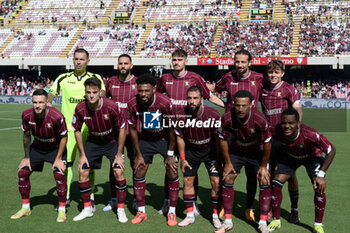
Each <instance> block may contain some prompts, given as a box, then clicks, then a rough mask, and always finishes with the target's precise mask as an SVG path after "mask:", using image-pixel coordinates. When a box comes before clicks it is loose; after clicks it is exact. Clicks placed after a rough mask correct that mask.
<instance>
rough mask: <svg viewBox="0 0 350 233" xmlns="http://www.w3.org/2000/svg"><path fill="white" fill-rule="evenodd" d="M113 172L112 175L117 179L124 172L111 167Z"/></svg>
mask: <svg viewBox="0 0 350 233" xmlns="http://www.w3.org/2000/svg"><path fill="white" fill-rule="evenodd" d="M113 174H114V177H115V178H117V179H119V178H121V177H122V176H124V172H123V170H122V169H120V168H113Z"/></svg>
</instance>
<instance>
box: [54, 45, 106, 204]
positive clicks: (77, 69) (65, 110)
mask: <svg viewBox="0 0 350 233" xmlns="http://www.w3.org/2000/svg"><path fill="white" fill-rule="evenodd" d="M89 62H90V59H89V53H88V52H87V51H86V50H85V49H82V48H79V49H77V50H75V51H74V57H73V64H74V71H72V72H67V73H64V74H61V75H60V76H58V77H57V79H56V80H55V82H54V84H53V85H52V86H51V88H50V91H49V102H50V103H52V101H53V99H54V98H55V97H56V96H57V95H58V94H60V93H61V92H62V106H61V112H62V114H63V116H64V117H65V119H66V123H67V129H68V142H67V146H66V147H67V169H66V179H67V202H66V206H69V205H70V185H71V183H72V179H73V168H72V166H73V163H74V160H75V156H76V154H77V144H76V141H75V136H74V130H73V129H72V119H73V113H74V110H75V107H76V106H77V104H78V103H79V102H80V101H82V100H84V95H85V87H84V82H85V81H86V80H87V79H89V78H92V77H96V78H98V79H100V80H101V83H102V88H101V89H102V90H103V94H104V93H105V90H106V89H105V86H104V84H103V80H102V78H101V76H100V75H98V74H94V73H90V72H87V71H86V67H87V65H88V64H89ZM81 132H82V134H83V140H84V142H85V141H86V138H87V134H88V129H87V127H86V126H85V125H83V128H82V130H81ZM94 181H95V173H94V170H91V172H90V182H91V201H92V202H91V203H92V207H93V208H95V207H94V196H93V195H94V194H93V190H94Z"/></svg>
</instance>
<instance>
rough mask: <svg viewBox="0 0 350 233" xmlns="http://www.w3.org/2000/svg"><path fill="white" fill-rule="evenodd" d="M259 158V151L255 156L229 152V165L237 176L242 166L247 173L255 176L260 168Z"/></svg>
mask: <svg viewBox="0 0 350 233" xmlns="http://www.w3.org/2000/svg"><path fill="white" fill-rule="evenodd" d="M261 156H262V152H261V151H257V152H256V154H250V153H246V152H238V151H237V152H233V151H230V159H231V163H232V165H233V167H234V169H235V171H236V173H237V174H238V173H240V172H241V168H242V167H243V166H244V167H245V169H246V170H247V172H250V173H254V174H257V173H258V170H259V168H260V163H261Z"/></svg>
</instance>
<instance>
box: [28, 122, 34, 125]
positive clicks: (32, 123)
mask: <svg viewBox="0 0 350 233" xmlns="http://www.w3.org/2000/svg"><path fill="white" fill-rule="evenodd" d="M28 124H30V125H36V123H35V122H32V121H28Z"/></svg>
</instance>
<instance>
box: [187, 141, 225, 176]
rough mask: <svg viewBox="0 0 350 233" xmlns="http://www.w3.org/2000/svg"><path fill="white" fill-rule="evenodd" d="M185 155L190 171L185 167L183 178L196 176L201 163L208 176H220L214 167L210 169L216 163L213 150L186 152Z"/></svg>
mask: <svg viewBox="0 0 350 233" xmlns="http://www.w3.org/2000/svg"><path fill="white" fill-rule="evenodd" d="M185 155H186V161H187V162H188V164H189V165H190V166H191V167H192V170H191V169H189V168H188V167H186V168H185V173H184V177H188V176H196V175H197V172H198V169H199V167H200V165H201V163H202V162H203V163H204V165H205V168H206V169H207V171H208V174H209V176H219V175H220V174H219V172H218V170H217V169H216V168H215V167H214V168H213V169H211V168H212V167H213V165H214V164H215V162H216V151H215V148H206V149H201V150H199V149H196V150H186V151H185Z"/></svg>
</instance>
